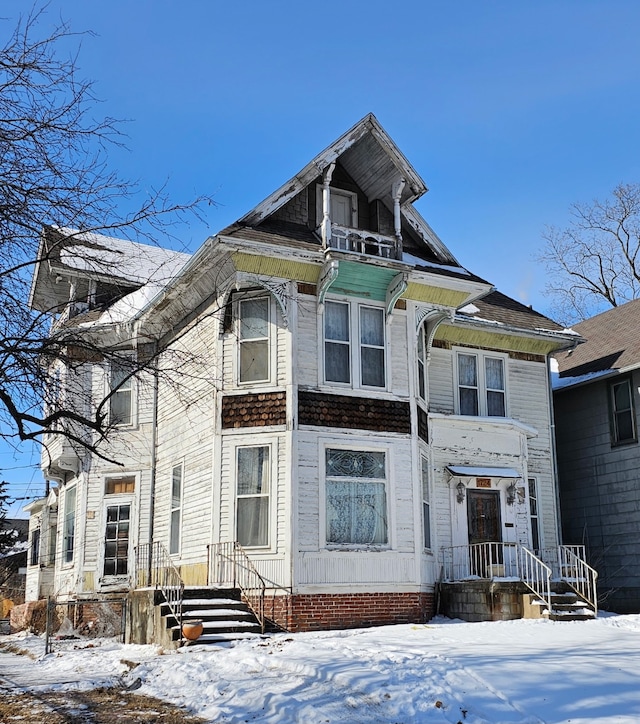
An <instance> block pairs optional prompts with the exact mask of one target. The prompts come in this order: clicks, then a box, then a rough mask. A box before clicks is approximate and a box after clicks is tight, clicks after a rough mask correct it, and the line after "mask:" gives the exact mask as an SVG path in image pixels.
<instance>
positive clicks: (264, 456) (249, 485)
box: [236, 445, 271, 547]
mask: <svg viewBox="0 0 640 724" xmlns="http://www.w3.org/2000/svg"><path fill="white" fill-rule="evenodd" d="M269 453H270V448H269V446H267V445H264V446H255V447H239V448H237V460H236V462H237V467H236V539H237V541H238V543H240V545H243V546H247V547H258V546H268V545H269V515H270V512H269V511H270V507H269V488H270V477H271V475H270V462H269V459H270V454H269Z"/></svg>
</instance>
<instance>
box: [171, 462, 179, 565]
mask: <svg viewBox="0 0 640 724" xmlns="http://www.w3.org/2000/svg"><path fill="white" fill-rule="evenodd" d="M181 528H182V464H180V465H174V466H173V469H172V470H171V519H170V524H169V553H171V554H172V555H173V554H176V553H180V537H181V536H180V533H181Z"/></svg>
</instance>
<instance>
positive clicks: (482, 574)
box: [442, 542, 551, 610]
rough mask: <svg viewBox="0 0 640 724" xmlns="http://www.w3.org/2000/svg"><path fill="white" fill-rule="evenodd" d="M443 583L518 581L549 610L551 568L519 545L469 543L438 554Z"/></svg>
mask: <svg viewBox="0 0 640 724" xmlns="http://www.w3.org/2000/svg"><path fill="white" fill-rule="evenodd" d="M442 569H443V576H444V580H445V581H468V580H474V579H493V580H495V579H498V580H502V581H506V580H519V581H522V582H523V583H524V584H525V585H526V586H527V588H529V589H530V590H531V591H532V592H533V593H534V594H535V595H536V596H538V598H540V599H541V600H542V601H544V602H545V604H546V606H547V609H548V610H551V584H550V581H551V568H550V567H549V566H547V565H546V564H545V563H543V561H541V560H540V559H539V558H538V557H537V556H535V555H534V554H533V553H532V552H531V551H530V550H528V549H527V548H525V547H524V546H523V545H520V543H497V542H496V543H473V544H471V545H468V546H453V547H451V548H444V549H443V550H442Z"/></svg>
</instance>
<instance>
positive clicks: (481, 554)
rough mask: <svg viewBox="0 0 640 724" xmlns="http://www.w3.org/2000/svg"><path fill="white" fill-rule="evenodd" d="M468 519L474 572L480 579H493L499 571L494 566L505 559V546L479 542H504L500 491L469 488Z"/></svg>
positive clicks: (471, 562)
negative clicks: (503, 549)
mask: <svg viewBox="0 0 640 724" xmlns="http://www.w3.org/2000/svg"><path fill="white" fill-rule="evenodd" d="M467 519H468V526H469V545H470V546H471V548H470V551H469V554H470V564H471V572H472V573H473V574H474V575H477V576H480V577H481V578H491V577H492V575H496V574H498V572H497V569H496V568H495V566H496V565H499V564H502V562H503V560H502V546H501V545H477V544H480V543H484V544H491V543H495V544H498V543H500V541H502V525H501V522H500V492H499V491H497V490H474V489H472V488H468V489H467ZM498 575H501V574H498Z"/></svg>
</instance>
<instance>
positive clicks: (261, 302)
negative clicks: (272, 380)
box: [238, 297, 270, 383]
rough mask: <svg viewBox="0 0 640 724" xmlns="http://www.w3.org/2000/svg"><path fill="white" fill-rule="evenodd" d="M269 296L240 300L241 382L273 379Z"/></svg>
mask: <svg viewBox="0 0 640 724" xmlns="http://www.w3.org/2000/svg"><path fill="white" fill-rule="evenodd" d="M269 308H270V303H269V297H259V298H251V299H244V300H241V301H240V302H238V320H239V329H238V341H239V345H238V346H239V374H238V379H239V381H240V382H245V383H246V382H267V381H268V380H269V376H270V373H269V356H270V344H269V326H270V325H269Z"/></svg>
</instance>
